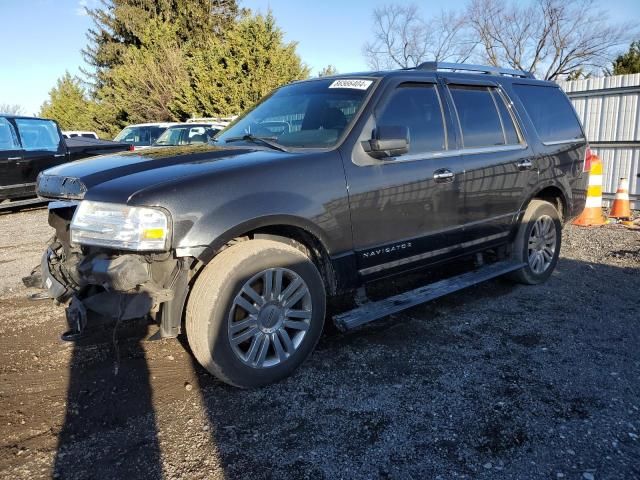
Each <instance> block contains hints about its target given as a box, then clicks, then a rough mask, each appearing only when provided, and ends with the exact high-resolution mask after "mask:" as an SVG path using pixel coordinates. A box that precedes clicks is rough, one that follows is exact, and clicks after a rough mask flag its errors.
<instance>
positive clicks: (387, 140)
mask: <svg viewBox="0 0 640 480" xmlns="http://www.w3.org/2000/svg"><path fill="white" fill-rule="evenodd" d="M362 146H363V147H364V151H365V152H367V153H368V154H369V155H371V156H372V157H373V158H390V157H397V156H399V155H403V154H405V153H408V152H409V129H408V128H407V127H401V126H395V125H394V126H392V125H381V126H379V127H376V129H375V130H374V131H373V138H372V139H371V140H366V141H364V142H362Z"/></svg>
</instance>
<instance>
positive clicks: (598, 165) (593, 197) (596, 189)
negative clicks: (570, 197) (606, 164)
mask: <svg viewBox="0 0 640 480" xmlns="http://www.w3.org/2000/svg"><path fill="white" fill-rule="evenodd" d="M605 223H607V221H606V219H605V217H604V215H603V214H602V161H601V160H600V158H599V157H598V156H596V155H593V156H592V157H591V168H590V170H589V187H588V188H587V202H586V204H585V206H584V210H583V211H582V213H581V214H580V216H579V217H578V218H576V219H575V220H574V221H573V224H574V225H580V226H581V227H590V226H592V225H604V224H605Z"/></svg>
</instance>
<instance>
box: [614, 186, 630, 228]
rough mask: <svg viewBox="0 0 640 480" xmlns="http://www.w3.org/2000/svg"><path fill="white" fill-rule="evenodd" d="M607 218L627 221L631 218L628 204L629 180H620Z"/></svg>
mask: <svg viewBox="0 0 640 480" xmlns="http://www.w3.org/2000/svg"><path fill="white" fill-rule="evenodd" d="M609 217H611V218H619V219H622V220H629V219H630V218H631V204H630V203H629V180H628V179H626V178H621V179H620V184H619V185H618V191H617V192H616V198H615V199H614V200H613V205H612V206H611V212H610V213H609Z"/></svg>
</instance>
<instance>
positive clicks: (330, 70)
mask: <svg viewBox="0 0 640 480" xmlns="http://www.w3.org/2000/svg"><path fill="white" fill-rule="evenodd" d="M337 74H338V69H337V68H336V67H334V66H333V65H327V66H326V67H324V68H323V69H322V70H320V71H319V72H318V76H319V77H330V76H332V75H337Z"/></svg>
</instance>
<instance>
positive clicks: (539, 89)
mask: <svg viewBox="0 0 640 480" xmlns="http://www.w3.org/2000/svg"><path fill="white" fill-rule="evenodd" d="M513 89H514V90H515V91H516V93H517V94H518V96H519V97H520V100H522V103H523V104H524V108H525V109H526V110H527V113H528V114H529V118H531V122H533V126H534V127H535V129H536V131H537V132H538V136H539V137H540V140H542V141H543V142H557V141H562V140H572V139H575V138H583V137H584V135H583V133H582V129H581V128H580V123H579V122H578V118H577V117H576V114H575V112H574V111H573V107H572V106H571V103H570V102H569V99H568V98H567V97H566V96H565V94H564V93H562V91H561V90H560V89H559V88H556V87H543V86H539V85H514V86H513Z"/></svg>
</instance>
